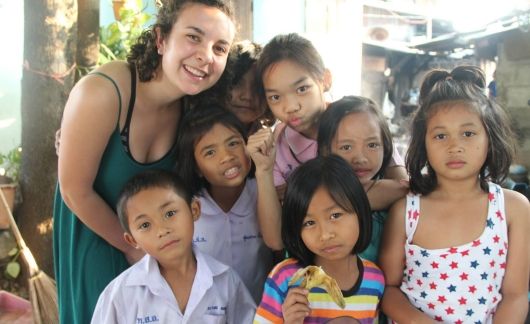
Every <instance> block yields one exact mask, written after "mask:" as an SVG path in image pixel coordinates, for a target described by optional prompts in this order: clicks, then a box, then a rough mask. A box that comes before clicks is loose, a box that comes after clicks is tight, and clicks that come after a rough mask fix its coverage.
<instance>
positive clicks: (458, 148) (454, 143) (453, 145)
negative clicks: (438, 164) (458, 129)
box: [449, 139, 464, 153]
mask: <svg viewBox="0 0 530 324" xmlns="http://www.w3.org/2000/svg"><path fill="white" fill-rule="evenodd" d="M463 150H464V149H463V147H462V145H461V143H460V140H459V139H450V140H449V153H461V152H462V151H463Z"/></svg>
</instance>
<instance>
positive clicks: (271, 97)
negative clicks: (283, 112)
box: [267, 95, 280, 102]
mask: <svg viewBox="0 0 530 324" xmlns="http://www.w3.org/2000/svg"><path fill="white" fill-rule="evenodd" d="M278 100H280V96H278V95H272V96H268V97H267V101H269V102H276V101H278Z"/></svg>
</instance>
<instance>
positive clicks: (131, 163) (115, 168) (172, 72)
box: [54, 0, 235, 324]
mask: <svg viewBox="0 0 530 324" xmlns="http://www.w3.org/2000/svg"><path fill="white" fill-rule="evenodd" d="M160 2H161V6H160V8H159V10H158V15H157V20H156V23H155V24H154V25H153V26H151V27H150V28H149V29H148V30H146V31H144V33H143V34H142V35H141V36H140V38H139V39H138V41H137V43H136V44H135V45H134V46H133V47H132V49H131V52H130V54H129V56H128V58H127V62H118V61H116V62H111V63H108V64H105V65H103V66H101V67H99V68H98V69H97V70H96V71H94V72H92V73H91V74H89V75H87V76H86V77H84V78H83V79H82V80H80V81H79V82H78V83H77V84H76V86H75V87H74V88H73V89H72V91H71V93H70V96H69V98H68V101H67V103H66V106H65V109H64V116H63V121H62V125H61V145H60V148H59V172H58V173H59V174H58V177H59V185H58V190H57V193H56V197H55V208H54V264H55V275H56V280H57V286H58V295H59V313H60V321H61V323H74V324H75V323H88V322H90V319H91V317H92V312H93V310H94V307H95V305H96V302H97V299H98V297H99V294H100V293H101V291H102V290H103V289H104V288H105V286H106V285H107V284H108V283H109V282H110V281H111V280H112V279H114V278H115V277H116V276H117V275H118V274H119V273H120V272H122V271H123V270H124V269H126V268H127V267H128V266H129V265H130V264H132V263H134V262H135V261H137V260H139V259H140V258H141V257H142V255H143V252H141V251H139V250H136V249H134V248H132V247H131V246H130V245H128V244H127V243H126V242H125V240H124V238H123V230H122V229H121V227H120V224H119V221H118V218H117V216H116V212H115V205H116V200H117V197H118V194H119V191H120V189H121V188H122V187H123V184H124V183H125V182H126V181H127V180H128V179H129V178H131V177H132V176H133V175H135V174H137V173H139V172H141V171H144V170H146V169H154V168H158V169H171V168H173V167H174V165H175V161H176V156H175V149H174V144H175V140H176V135H177V130H178V128H179V121H180V120H181V116H182V113H183V99H184V98H185V97H187V96H190V95H195V94H198V93H200V92H202V91H204V90H206V89H209V88H211V87H212V86H213V85H214V84H215V83H216V82H217V81H218V80H219V78H220V76H221V74H222V73H223V71H224V69H225V65H226V61H227V57H228V53H229V50H230V47H231V45H232V42H233V40H234V36H235V24H234V19H233V15H232V9H231V7H230V5H229V4H228V2H227V1H224V0H164V1H160Z"/></svg>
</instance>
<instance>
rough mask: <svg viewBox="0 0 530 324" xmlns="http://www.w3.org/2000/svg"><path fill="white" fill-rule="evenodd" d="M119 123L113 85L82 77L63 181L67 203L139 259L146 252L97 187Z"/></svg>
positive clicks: (65, 124) (70, 109)
mask: <svg viewBox="0 0 530 324" xmlns="http://www.w3.org/2000/svg"><path fill="white" fill-rule="evenodd" d="M117 121H118V97H117V94H116V90H115V89H114V87H113V86H112V84H111V83H110V82H109V81H108V80H105V79H103V78H101V77H98V76H88V77H85V78H84V79H82V80H81V81H79V82H78V84H77V85H76V86H75V87H74V89H73V90H72V92H71V93H70V96H69V98H68V101H67V103H66V106H65V109H64V115H63V121H62V125H61V145H60V148H59V185H60V190H61V195H62V197H63V199H64V201H65V203H66V205H67V206H68V207H69V208H70V209H71V210H72V211H73V212H74V213H75V214H76V215H77V217H78V218H79V220H81V221H82V222H83V223H84V224H85V225H86V226H87V227H89V228H90V229H91V230H93V231H94V232H95V233H96V234H98V235H99V236H101V237H102V238H103V239H104V240H106V241H107V242H108V243H109V244H111V245H112V246H114V247H116V248H117V249H119V250H121V251H123V252H124V253H126V254H127V256H128V258H129V260H130V261H133V260H134V259H135V258H136V257H140V255H141V252H140V251H136V250H135V249H134V248H132V247H131V246H129V245H128V244H127V243H126V242H125V240H124V239H123V229H122V228H121V226H120V224H119V221H118V217H117V216H116V214H115V213H114V211H113V209H112V208H111V207H109V206H108V205H107V203H106V202H105V201H104V200H103V199H102V198H101V197H100V196H99V195H98V194H97V193H96V192H95V191H94V189H93V184H94V180H95V177H96V175H97V172H98V168H99V164H100V160H101V157H102V155H103V152H104V150H105V148H106V146H107V143H108V140H109V138H110V135H111V134H112V132H113V131H114V129H115V128H116V124H117ZM134 261H135V260H134Z"/></svg>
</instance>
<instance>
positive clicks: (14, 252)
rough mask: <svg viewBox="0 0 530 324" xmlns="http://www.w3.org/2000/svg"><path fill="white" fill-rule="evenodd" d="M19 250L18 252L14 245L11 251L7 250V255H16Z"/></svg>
mask: <svg viewBox="0 0 530 324" xmlns="http://www.w3.org/2000/svg"><path fill="white" fill-rule="evenodd" d="M17 252H18V248H16V247H14V248H12V249H11V250H9V252H7V255H8V256H10V257H12V256H15V255H16V254H17Z"/></svg>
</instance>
